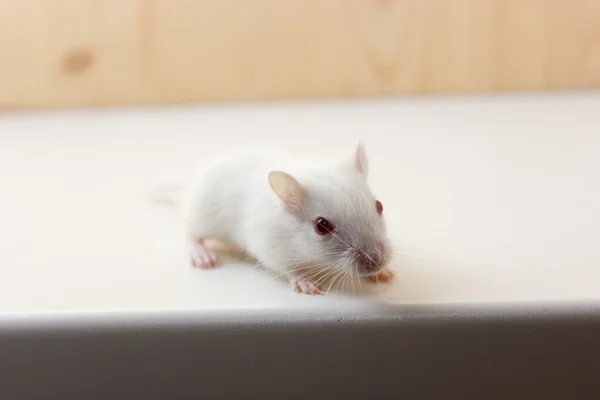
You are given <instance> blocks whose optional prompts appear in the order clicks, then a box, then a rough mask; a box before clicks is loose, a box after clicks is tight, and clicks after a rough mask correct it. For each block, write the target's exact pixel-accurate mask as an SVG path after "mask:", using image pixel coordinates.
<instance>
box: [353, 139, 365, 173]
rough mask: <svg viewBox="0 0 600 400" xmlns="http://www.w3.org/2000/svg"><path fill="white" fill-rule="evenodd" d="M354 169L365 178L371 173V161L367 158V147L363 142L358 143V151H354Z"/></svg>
mask: <svg viewBox="0 0 600 400" xmlns="http://www.w3.org/2000/svg"><path fill="white" fill-rule="evenodd" d="M353 163H354V168H356V170H357V171H358V172H359V173H360V174H361V175H362V176H364V177H365V178H366V177H367V175H368V173H369V159H368V158H367V151H366V150H365V145H364V144H363V143H362V142H358V144H357V145H356V149H355V150H354V157H353Z"/></svg>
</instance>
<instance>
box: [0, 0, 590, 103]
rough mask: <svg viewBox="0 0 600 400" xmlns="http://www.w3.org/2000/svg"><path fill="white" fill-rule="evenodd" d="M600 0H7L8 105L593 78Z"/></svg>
mask: <svg viewBox="0 0 600 400" xmlns="http://www.w3.org/2000/svg"><path fill="white" fill-rule="evenodd" d="M599 84H600V1H597V0H527V1H521V0H327V1H320V0H279V1H273V0H243V1H220V0H119V1H113V0H77V1H72V0H0V108H3V109H11V108H23V107H66V106H69V107H80V106H98V105H119V104H144V103H145V104H148V103H174V102H175V103H181V102H203V101H237V100H268V99H281V98H306V97H312V98H314V97H344V96H360V95H381V94H400V95H402V94H446V93H469V92H502V91H518V90H536V91H541V90H544V91H545V90H560V89H562V90H565V89H566V90H572V89H589V88H593V87H597V86H598V85H599Z"/></svg>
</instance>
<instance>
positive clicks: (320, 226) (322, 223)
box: [314, 217, 335, 235]
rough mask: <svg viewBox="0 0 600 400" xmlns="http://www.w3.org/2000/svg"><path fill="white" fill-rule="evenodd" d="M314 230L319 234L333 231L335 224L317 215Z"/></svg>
mask: <svg viewBox="0 0 600 400" xmlns="http://www.w3.org/2000/svg"><path fill="white" fill-rule="evenodd" d="M314 225H315V231H316V232H317V233H318V234H319V235H327V234H329V233H333V232H334V231H335V226H334V225H333V224H332V223H331V222H329V221H328V220H327V218H323V217H317V218H316V219H315V222H314Z"/></svg>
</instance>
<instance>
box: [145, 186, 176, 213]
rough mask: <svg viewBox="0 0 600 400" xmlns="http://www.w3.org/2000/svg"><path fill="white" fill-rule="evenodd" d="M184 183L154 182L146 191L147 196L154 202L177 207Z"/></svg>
mask: <svg viewBox="0 0 600 400" xmlns="http://www.w3.org/2000/svg"><path fill="white" fill-rule="evenodd" d="M183 188H184V185H183V184H177V183H168V184H167V183H163V184H154V185H152V186H151V187H150V189H149V191H148V197H149V198H150V200H152V201H153V202H154V203H157V204H162V205H165V206H171V207H177V206H179V203H180V201H181V193H182V191H183Z"/></svg>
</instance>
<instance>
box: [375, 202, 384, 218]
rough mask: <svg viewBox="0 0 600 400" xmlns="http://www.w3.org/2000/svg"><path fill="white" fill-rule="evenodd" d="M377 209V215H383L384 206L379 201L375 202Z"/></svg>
mask: <svg viewBox="0 0 600 400" xmlns="http://www.w3.org/2000/svg"><path fill="white" fill-rule="evenodd" d="M375 208H377V214H379V215H381V214H383V204H381V202H380V201H379V200H375Z"/></svg>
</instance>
